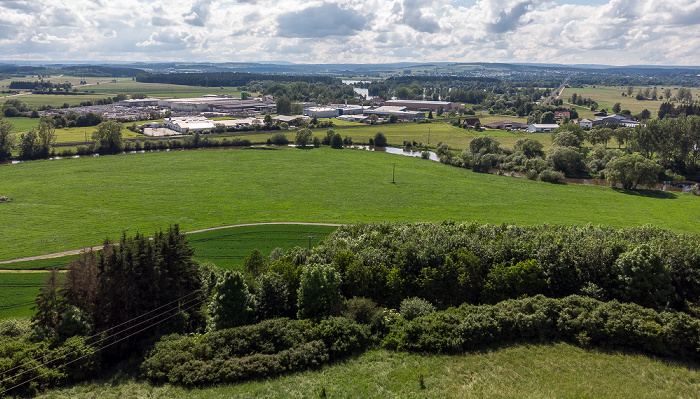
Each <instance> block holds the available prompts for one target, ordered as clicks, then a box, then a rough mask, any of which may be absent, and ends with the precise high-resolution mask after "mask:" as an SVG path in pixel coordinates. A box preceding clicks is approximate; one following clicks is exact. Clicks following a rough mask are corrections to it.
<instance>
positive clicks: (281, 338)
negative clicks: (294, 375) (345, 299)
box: [141, 317, 371, 385]
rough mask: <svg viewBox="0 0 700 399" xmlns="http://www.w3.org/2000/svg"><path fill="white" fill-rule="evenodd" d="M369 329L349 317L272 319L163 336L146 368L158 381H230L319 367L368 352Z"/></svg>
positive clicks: (206, 382) (146, 373) (149, 377)
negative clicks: (213, 329)
mask: <svg viewBox="0 0 700 399" xmlns="http://www.w3.org/2000/svg"><path fill="white" fill-rule="evenodd" d="M370 343H371V336H370V333H369V327H368V326H366V325H360V324H357V323H355V322H354V321H352V320H350V319H347V318H344V317H331V318H328V319H325V320H322V321H320V322H318V323H312V322H310V321H308V320H290V319H273V320H267V321H264V322H261V323H259V324H256V325H250V326H243V327H237V328H231V329H227V330H221V331H215V332H210V333H207V334H204V335H195V336H179V335H171V336H167V337H164V338H163V339H162V340H161V341H160V342H158V344H156V346H155V348H154V349H153V351H151V353H150V354H149V356H148V357H147V358H146V360H145V361H144V362H143V364H142V365H141V371H142V374H143V375H144V376H145V377H147V378H148V379H150V380H152V381H155V382H170V383H173V384H183V385H202V384H213V383H231V382H238V381H244V380H248V379H253V378H263V377H272V376H277V375H280V374H282V373H286V372H292V371H299V370H304V369H307V368H310V367H315V366H319V365H321V364H323V363H326V362H328V361H329V360H333V359H339V358H342V357H344V356H347V355H349V354H352V353H354V352H358V351H361V350H364V349H366V348H367V347H368V346H369V344H370Z"/></svg>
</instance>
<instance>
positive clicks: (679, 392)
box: [39, 343, 700, 399]
mask: <svg viewBox="0 0 700 399" xmlns="http://www.w3.org/2000/svg"><path fill="white" fill-rule="evenodd" d="M421 376H422V379H423V384H424V386H423V387H421V383H420V380H421ZM324 389H325V394H326V395H325V396H324V395H323V394H322V390H324ZM699 390H700V372H698V366H697V365H696V364H694V363H676V362H673V361H669V360H663V359H657V358H650V357H647V356H642V355H637V354H630V353H622V352H603V351H596V350H584V349H581V348H578V347H575V346H572V345H569V344H565V343H557V344H552V345H514V346H509V347H505V348H500V349H485V350H483V351H479V352H473V353H467V354H462V355H422V354H410V353H404V352H391V351H386V350H372V351H368V352H366V353H364V354H362V355H359V356H357V357H355V358H351V359H348V360H345V361H341V362H337V363H335V364H332V365H328V366H324V367H321V368H319V369H315V370H309V371H305V372H300V373H293V374H289V375H286V376H282V377H279V378H269V379H263V380H259V381H251V382H246V383H241V384H232V385H219V386H213V387H204V388H195V389H185V388H180V387H177V386H172V385H168V384H165V385H151V384H148V383H145V382H140V381H137V380H134V379H127V378H124V377H121V378H120V377H119V376H116V375H115V376H114V377H112V378H105V379H103V380H100V381H97V382H92V383H83V384H79V385H76V386H74V387H69V388H64V389H60V390H53V391H49V392H47V393H45V394H43V395H40V396H39V398H45V399H49V398H51V399H60V398H121V397H132V398H137V397H138V398H142V397H143V398H145V397H148V398H174V397H177V398H209V399H215V398H285V399H286V398H322V397H328V398H615V399H617V398H693V397H697V395H698V391H699Z"/></svg>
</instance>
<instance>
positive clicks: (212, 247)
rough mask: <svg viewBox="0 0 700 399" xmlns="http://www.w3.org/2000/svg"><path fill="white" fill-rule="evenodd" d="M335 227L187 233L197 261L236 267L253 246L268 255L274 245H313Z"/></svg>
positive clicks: (268, 227)
mask: <svg viewBox="0 0 700 399" xmlns="http://www.w3.org/2000/svg"><path fill="white" fill-rule="evenodd" d="M336 228H337V227H333V226H310V225H287V224H280V225H261V226H241V227H232V228H229V229H221V230H212V231H206V232H201V233H193V234H188V235H187V239H188V241H189V242H190V246H192V247H193V248H194V249H195V253H194V257H195V259H197V260H198V261H200V262H212V263H214V264H215V265H217V266H218V267H221V268H224V269H238V268H240V267H241V266H243V258H245V257H247V256H248V255H250V253H251V251H253V250H254V249H259V250H260V251H261V252H262V253H263V255H265V256H267V255H269V254H270V252H272V250H274V249H275V248H282V249H283V250H285V251H286V250H288V249H291V248H294V247H307V246H309V245H310V246H311V247H315V246H316V245H318V243H320V242H321V241H323V240H324V239H325V238H326V236H328V234H330V233H332V232H333V231H335V229H336ZM309 236H311V238H310V237H309Z"/></svg>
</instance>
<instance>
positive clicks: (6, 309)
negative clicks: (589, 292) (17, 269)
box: [0, 272, 49, 320]
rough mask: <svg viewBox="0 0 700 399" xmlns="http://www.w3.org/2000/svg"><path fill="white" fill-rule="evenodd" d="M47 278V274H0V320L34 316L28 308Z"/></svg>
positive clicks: (32, 304)
mask: <svg viewBox="0 0 700 399" xmlns="http://www.w3.org/2000/svg"><path fill="white" fill-rule="evenodd" d="M48 276H49V272H43V273H7V272H3V273H0V320H2V319H7V318H10V317H30V316H32V315H34V311H33V310H31V309H30V308H31V307H32V306H34V299H36V296H37V295H38V294H39V289H40V288H41V287H43V286H44V282H45V280H46V278H47V277H48Z"/></svg>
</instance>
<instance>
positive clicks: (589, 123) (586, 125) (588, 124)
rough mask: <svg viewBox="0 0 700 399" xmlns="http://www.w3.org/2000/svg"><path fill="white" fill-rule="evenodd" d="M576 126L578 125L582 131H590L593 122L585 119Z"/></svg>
mask: <svg viewBox="0 0 700 399" xmlns="http://www.w3.org/2000/svg"><path fill="white" fill-rule="evenodd" d="M578 124H579V126H581V127H582V128H584V129H590V128H592V127H593V121H592V120H590V119H586V118H584V119H581V120H580V121H578Z"/></svg>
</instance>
